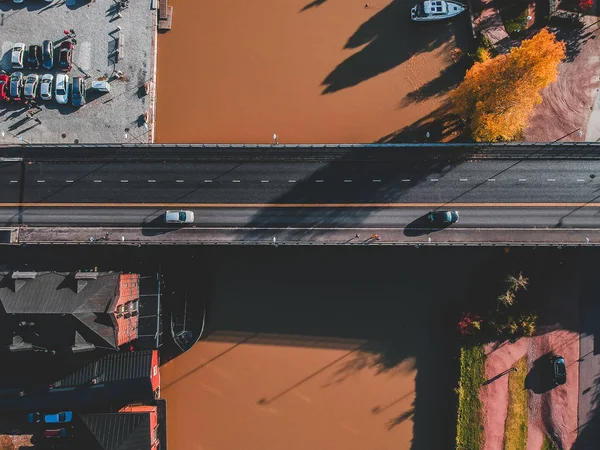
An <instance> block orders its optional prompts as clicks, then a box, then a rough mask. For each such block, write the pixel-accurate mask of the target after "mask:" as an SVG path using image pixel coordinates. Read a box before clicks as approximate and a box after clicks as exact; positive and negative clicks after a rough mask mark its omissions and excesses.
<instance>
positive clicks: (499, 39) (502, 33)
mask: <svg viewBox="0 0 600 450" xmlns="http://www.w3.org/2000/svg"><path fill="white" fill-rule="evenodd" d="M481 5H482V8H483V9H482V11H481V14H480V15H479V16H478V17H477V18H476V19H475V21H474V26H475V30H476V32H477V33H481V34H482V35H483V36H485V37H486V38H487V40H488V41H489V42H490V43H491V44H492V45H493V46H494V48H495V49H496V50H497V51H498V53H507V52H509V51H510V49H511V48H512V47H515V46H517V45H518V42H517V41H515V40H514V39H512V38H511V37H510V36H509V35H508V33H507V32H506V28H504V23H503V22H502V17H500V11H499V10H498V8H496V6H495V3H494V1H493V0H481Z"/></svg>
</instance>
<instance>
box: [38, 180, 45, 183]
mask: <svg viewBox="0 0 600 450" xmlns="http://www.w3.org/2000/svg"><path fill="white" fill-rule="evenodd" d="M37 182H38V183H45V182H46V180H37Z"/></svg>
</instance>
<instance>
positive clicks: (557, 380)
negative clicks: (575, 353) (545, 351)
mask: <svg viewBox="0 0 600 450" xmlns="http://www.w3.org/2000/svg"><path fill="white" fill-rule="evenodd" d="M552 371H553V374H552V375H553V376H552V380H553V381H554V385H555V386H560V385H561V384H565V383H566V382H567V365H566V364H565V358H563V357H562V356H555V357H553V358H552Z"/></svg>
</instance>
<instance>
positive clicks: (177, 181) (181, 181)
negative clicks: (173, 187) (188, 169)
mask: <svg viewBox="0 0 600 450" xmlns="http://www.w3.org/2000/svg"><path fill="white" fill-rule="evenodd" d="M175 183H183V180H175Z"/></svg>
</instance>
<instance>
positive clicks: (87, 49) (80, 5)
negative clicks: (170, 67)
mask: <svg viewBox="0 0 600 450" xmlns="http://www.w3.org/2000/svg"><path fill="white" fill-rule="evenodd" d="M0 11H2V15H1V19H0V21H1V26H0V43H1V45H2V60H1V63H0V65H1V67H2V69H3V70H5V71H7V72H11V71H12V69H11V68H10V56H11V49H12V46H13V44H14V43H16V42H23V43H25V44H26V46H27V47H28V46H29V45H32V44H38V45H41V43H42V41H44V40H45V39H50V40H52V41H54V44H55V47H56V46H59V45H60V43H61V42H63V41H64V40H65V39H66V38H67V37H66V36H65V34H64V33H63V30H70V29H73V30H74V31H75V33H76V36H75V39H76V45H75V50H74V57H73V67H72V69H71V71H70V72H69V74H68V75H69V76H70V77H71V78H72V77H74V76H83V77H85V82H86V87H87V88H88V89H89V87H90V86H91V83H92V81H94V80H97V79H107V80H108V81H110V85H111V92H110V93H108V94H103V95H100V94H98V93H95V94H94V95H92V93H91V92H90V91H89V90H88V99H87V104H86V105H85V106H84V107H82V108H80V109H76V108H75V107H73V106H72V105H59V104H58V103H56V101H55V100H54V99H53V100H50V101H47V102H43V101H42V100H41V99H38V100H37V103H38V107H39V108H32V109H31V110H28V109H27V107H26V106H25V105H24V104H21V103H19V104H8V103H7V104H4V103H3V104H2V105H0V130H1V131H2V137H0V143H5V144H8V143H23V142H24V143H64V144H73V143H97V142H105V143H121V142H148V140H149V139H150V138H151V135H152V132H151V131H152V130H151V127H152V121H153V118H152V105H153V101H152V98H151V97H152V95H153V92H154V89H151V90H150V95H147V94H146V91H145V89H144V84H145V82H147V81H153V79H154V65H155V64H154V58H155V56H154V45H155V42H156V38H155V34H156V26H155V23H156V10H153V9H152V2H151V0H141V1H140V0H137V1H131V2H130V3H129V6H128V7H127V8H125V9H124V10H123V11H122V12H121V13H120V16H121V17H119V16H118V15H117V13H118V7H117V4H116V3H115V2H114V1H112V0H107V1H96V0H89V1H88V0H68V1H60V0H55V1H53V2H52V3H46V2H43V1H41V0H40V1H27V2H24V3H22V4H14V3H13V2H9V1H4V2H2V3H0ZM117 46H118V47H119V56H118V58H117V56H116V50H117ZM118 71H121V72H122V76H121V77H118V76H117V72H118ZM22 72H23V73H24V74H29V73H37V74H38V75H40V76H41V75H42V74H44V73H53V74H56V73H57V72H58V71H57V69H56V68H54V69H51V70H46V69H38V70H36V71H29V70H27V69H25V70H22ZM38 94H39V93H38ZM32 113H34V114H32ZM145 113H148V114H149V116H147V118H146V119H147V122H148V124H147V125H146V124H145V122H144V114H145Z"/></svg>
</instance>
